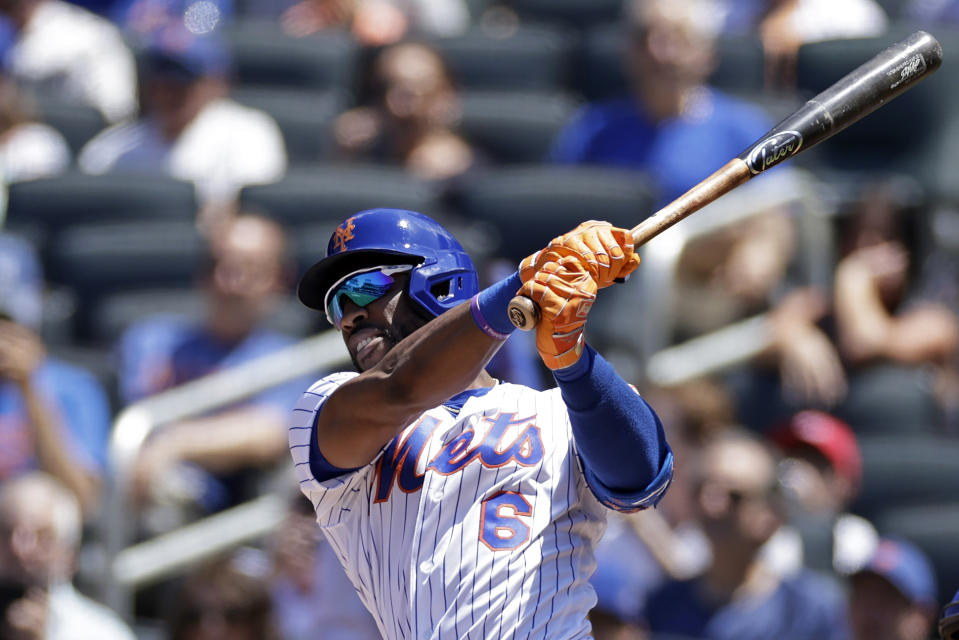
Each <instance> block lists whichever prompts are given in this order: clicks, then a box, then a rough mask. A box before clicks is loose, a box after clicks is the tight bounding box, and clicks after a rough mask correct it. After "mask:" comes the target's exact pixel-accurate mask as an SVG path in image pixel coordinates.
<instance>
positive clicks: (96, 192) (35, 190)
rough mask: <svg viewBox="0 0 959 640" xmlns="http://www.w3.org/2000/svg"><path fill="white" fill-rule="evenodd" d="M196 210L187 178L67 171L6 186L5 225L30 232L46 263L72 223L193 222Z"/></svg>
mask: <svg viewBox="0 0 959 640" xmlns="http://www.w3.org/2000/svg"><path fill="white" fill-rule="evenodd" d="M196 211H197V200H196V193H195V191H194V187H193V184H192V183H189V182H182V181H179V180H175V179H173V178H169V177H166V176H160V175H121V174H108V175H102V176H90V175H85V174H82V173H79V172H69V173H66V174H63V175H60V176H56V177H51V178H41V179H38V180H29V181H25V182H17V183H14V184H12V185H10V191H9V202H8V208H7V219H6V225H7V227H8V228H10V229H13V230H17V231H19V232H22V233H24V234H25V235H27V236H29V237H30V238H31V241H33V242H34V244H35V245H36V246H37V248H38V250H39V251H40V254H41V257H42V259H43V261H44V263H45V264H46V263H47V262H49V259H50V255H49V254H50V245H51V243H53V242H55V241H56V239H57V236H58V235H59V234H60V233H61V232H62V231H63V230H65V229H67V228H69V227H71V226H73V225H77V224H87V223H94V222H110V221H123V220H128V221H140V220H142V221H147V220H180V221H192V220H193V219H194V218H195V216H196Z"/></svg>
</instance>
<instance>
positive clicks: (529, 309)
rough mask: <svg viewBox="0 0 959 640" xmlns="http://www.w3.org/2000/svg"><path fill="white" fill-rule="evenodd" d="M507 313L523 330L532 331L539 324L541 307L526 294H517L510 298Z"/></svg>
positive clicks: (518, 327)
mask: <svg viewBox="0 0 959 640" xmlns="http://www.w3.org/2000/svg"><path fill="white" fill-rule="evenodd" d="M507 313H508V314H509V321H510V322H512V323H513V326H515V327H516V328H517V329H520V330H522V331H531V330H533V329H535V328H536V325H537V324H539V307H537V306H536V303H535V302H533V301H532V300H530V299H529V298H527V297H526V296H516V297H514V298H513V299H512V300H510V303H509V307H508V308H507Z"/></svg>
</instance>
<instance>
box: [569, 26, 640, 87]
mask: <svg viewBox="0 0 959 640" xmlns="http://www.w3.org/2000/svg"><path fill="white" fill-rule="evenodd" d="M625 46H626V35H625V33H624V31H623V28H622V27H621V26H620V25H600V26H597V27H594V28H592V29H589V30H588V31H586V32H585V33H584V34H583V38H582V40H581V41H580V46H579V48H578V49H577V50H576V54H575V58H574V61H573V66H572V69H573V71H572V79H571V83H572V89H573V90H575V91H576V92H578V93H580V94H582V96H583V97H584V98H586V99H587V100H589V101H594V100H604V99H606V98H613V97H618V96H621V95H623V94H625V93H626V92H627V91H628V82H627V80H626V73H625V70H624V67H623V47H625Z"/></svg>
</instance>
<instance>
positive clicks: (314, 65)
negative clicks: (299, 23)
mask: <svg viewBox="0 0 959 640" xmlns="http://www.w3.org/2000/svg"><path fill="white" fill-rule="evenodd" d="M226 35H227V39H228V42H229V46H230V51H231V53H232V55H233V79H234V83H235V84H236V85H238V86H260V87H263V86H269V87H289V88H296V89H313V90H323V89H345V90H347V91H350V90H352V89H353V88H354V87H353V86H352V85H353V82H354V80H355V78H356V73H357V64H358V61H359V45H358V43H357V42H356V41H355V40H354V39H353V38H352V37H351V36H350V34H349V33H347V32H345V31H340V30H333V29H330V30H324V31H322V32H320V33H317V34H315V35H311V36H306V37H302V38H294V37H291V36H289V35H287V34H286V33H285V32H284V31H283V30H282V29H281V27H280V25H279V24H276V23H273V22H268V21H241V22H238V23H237V24H235V25H233V26H232V27H230V28H229V29H228V30H227V32H226Z"/></svg>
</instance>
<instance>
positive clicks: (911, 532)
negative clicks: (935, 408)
mask: <svg viewBox="0 0 959 640" xmlns="http://www.w3.org/2000/svg"><path fill="white" fill-rule="evenodd" d="M953 460H955V459H953ZM917 464H920V463H917ZM942 482H943V484H944V485H948V482H949V480H947V479H946V478H943V480H942ZM952 482H953V484H951V485H948V486H949V487H950V488H952V489H954V488H955V487H956V486H957V485H956V484H955V479H954V478H953V480H952ZM875 524H876V528H877V529H878V530H879V532H880V534H882V535H887V536H899V537H901V538H905V539H906V540H909V541H910V542H912V543H913V544H915V545H916V546H918V547H919V548H920V549H922V550H923V551H925V552H926V554H927V555H928V556H929V559H930V561H931V562H932V566H933V567H934V569H935V572H936V578H937V581H938V583H939V597H938V600H939V604H940V605H945V604H946V603H948V602H951V601H952V597H953V595H954V594H955V592H956V587H957V586H959V553H956V540H957V533H959V499H957V498H956V497H955V494H954V493H953V495H952V497H951V502H944V503H941V504H936V505H928V506H916V507H913V506H907V507H902V508H895V509H889V510H886V511H884V512H883V513H882V514H880V515H879V516H878V517H877V518H876V521H875Z"/></svg>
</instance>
